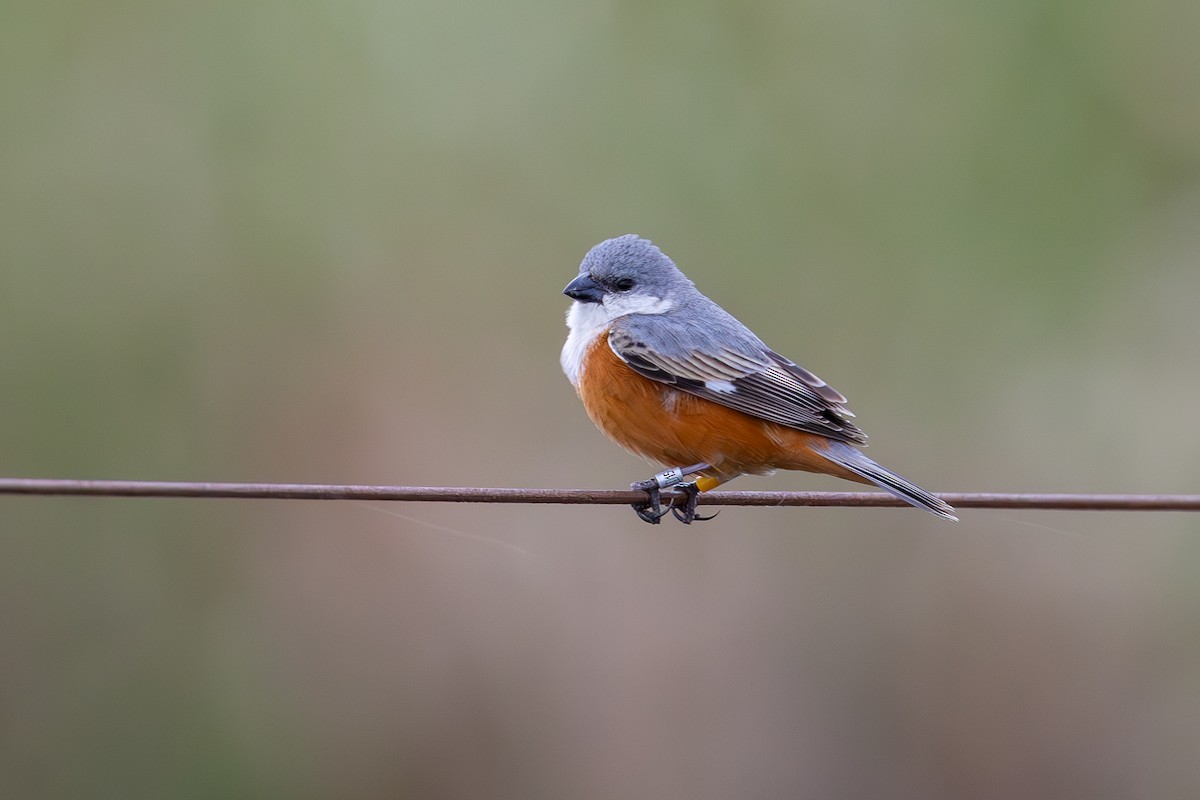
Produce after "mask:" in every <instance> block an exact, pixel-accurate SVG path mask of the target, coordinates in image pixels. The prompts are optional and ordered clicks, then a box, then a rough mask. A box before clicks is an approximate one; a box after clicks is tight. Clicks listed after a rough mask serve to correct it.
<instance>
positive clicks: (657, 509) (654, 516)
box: [629, 480, 671, 525]
mask: <svg viewBox="0 0 1200 800" xmlns="http://www.w3.org/2000/svg"><path fill="white" fill-rule="evenodd" d="M629 488H630V489H632V490H633V491H635V492H645V493H646V499H645V500H643V501H641V502H640V503H632V504H631V505H632V506H633V510H634V511H636V512H637V515H638V516H639V517H640V518H641V519H642V521H643V522H649V523H650V524H651V525H657V524H658V523H659V522H660V521H661V520H662V518H663V517H665V516H666V515H667V512H668V511H670V510H671V506H667V507H666V508H663V507H662V492H661V491H660V490H659V488H658V484H657V483H655V482H654V481H653V480H648V481H637V482H636V483H631V484H629Z"/></svg>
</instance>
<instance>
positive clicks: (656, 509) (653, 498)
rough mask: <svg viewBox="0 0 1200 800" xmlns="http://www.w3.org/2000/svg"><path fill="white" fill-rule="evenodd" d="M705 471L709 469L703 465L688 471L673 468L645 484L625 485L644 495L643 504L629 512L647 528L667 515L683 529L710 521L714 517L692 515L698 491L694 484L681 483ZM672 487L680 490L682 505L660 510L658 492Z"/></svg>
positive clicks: (659, 495) (686, 469)
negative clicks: (670, 514) (634, 513)
mask: <svg viewBox="0 0 1200 800" xmlns="http://www.w3.org/2000/svg"><path fill="white" fill-rule="evenodd" d="M709 468H710V467H709V465H708V464H704V463H701V464H693V465H692V466H690V467H673V468H672V469H664V470H663V471H662V472H660V473H658V474H657V475H655V476H654V477H653V478H651V479H650V480H648V481H637V482H635V483H631V484H629V488H630V489H632V490H633V491H635V492H645V493H646V499H645V500H643V501H642V502H639V503H633V504H632V506H633V510H634V511H636V512H637V515H638V517H640V518H641V519H642V520H643V521H645V522H649V523H650V524H651V525H657V524H658V523H659V520H661V519H662V518H663V517H665V516H666V515H667V512H668V511H670V512H671V513H672V514H674V515H675V518H676V519H678V520H679V521H680V522H682V523H683V524H684V525H690V524H691V523H692V520H697V519H698V520H708V519H712V518H713V517H715V516H716V514H713V515H712V516H708V517H702V516H700V515H698V514H697V513H696V496H697V495H699V494H700V489H699V488H698V487H697V486H696V483H695V482H694V481H693V482H691V483H683V479H684V478H685V477H687V476H688V475H694V474H695V473H697V472H700V471H702V470H705V469H709ZM672 486H675V487H678V488H679V489H682V490H683V493H684V501H683V505H682V506H676V505H675V503H674V501H672V502H671V503H668V504H667V507H666V508H663V506H662V490H663V489H668V488H670V487H672Z"/></svg>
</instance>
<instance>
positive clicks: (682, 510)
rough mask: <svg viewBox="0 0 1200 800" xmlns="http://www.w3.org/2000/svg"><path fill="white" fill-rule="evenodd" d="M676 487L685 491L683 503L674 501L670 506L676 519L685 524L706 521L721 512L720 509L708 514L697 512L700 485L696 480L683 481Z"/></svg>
mask: <svg viewBox="0 0 1200 800" xmlns="http://www.w3.org/2000/svg"><path fill="white" fill-rule="evenodd" d="M675 489H676V490H677V491H680V492H682V493H683V504H682V505H678V504H676V503H672V504H671V505H670V506H669V508H670V511H671V514H672V515H674V517H675V519H677V520H679V521H680V522H682V523H683V524H684V525H691V524H692V522H706V521H708V520H710V519H712V518H713V517H715V516H716V515H717V514H719V513H721V512H719V511H718V512H715V513H713V514H709V515H708V516H704V515H703V514H697V513H696V501H697V499H698V498H699V497H700V487H699V486H697V485H696V482H695V481H692V482H691V483H681V484H679V485H678V486H676V487H675Z"/></svg>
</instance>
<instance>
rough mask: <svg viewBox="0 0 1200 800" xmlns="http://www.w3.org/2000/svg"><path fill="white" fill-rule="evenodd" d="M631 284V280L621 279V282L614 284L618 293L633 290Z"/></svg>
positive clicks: (632, 282)
mask: <svg viewBox="0 0 1200 800" xmlns="http://www.w3.org/2000/svg"><path fill="white" fill-rule="evenodd" d="M633 284H634V281H633V278H621V280H619V281H617V282H616V284H615V286H616V287H617V291H618V292H628V291H629V290H630V289H632V288H633Z"/></svg>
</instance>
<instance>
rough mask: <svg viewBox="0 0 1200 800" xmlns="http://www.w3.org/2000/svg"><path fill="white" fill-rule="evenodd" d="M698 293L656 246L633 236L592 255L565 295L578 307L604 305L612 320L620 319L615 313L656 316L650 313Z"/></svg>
mask: <svg viewBox="0 0 1200 800" xmlns="http://www.w3.org/2000/svg"><path fill="white" fill-rule="evenodd" d="M695 291H696V290H695V286H694V285H693V284H692V282H691V281H689V280H688V279H687V277H686V276H685V275H684V274H683V273H682V272H680V271H679V268H678V267H676V266H675V262H673V261H671V259H669V258H667V257H666V255H665V254H664V253H663V252H662V251H661V250H659V249H658V248H657V247H655V246H654V244H653V243H652V242H649V241H647V240H646V239H641V238H638V237H637V236H636V235H634V234H632V233H630V234H626V235H625V236H618V237H617V238H615V239H608V240H607V241H603V242H601V243H600V244H598V245H596V246H595V247H593V248H592V249H591V250H590V251H588V254H587V255H586V256H584V257H583V263H581V264H580V265H579V277H577V278H576V279H575V280H573V281H571V282H570V283H569V284H567V288H566V289H564V290H563V294H565V295H566V296H567V297H570V298H571V299H572V300H574V301H576V302H577V303H600V304H602V305H603V306H605V307H606V308H608V309H609V310H610V316H617V315H619V313H613V312H624V313H627V314H637V313H656V312H655V311H651V310H650V309H652V308H663V307H664V306H666V307H669V306H670V305H673V304H674V303H676V302H678V301H679V300H682V299H683V298H684V297H686V296H687V295H689V294H693V293H695ZM663 310H665V308H664V309H663ZM657 313H661V311H658V312H657Z"/></svg>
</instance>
